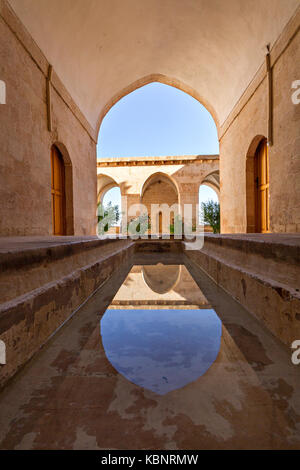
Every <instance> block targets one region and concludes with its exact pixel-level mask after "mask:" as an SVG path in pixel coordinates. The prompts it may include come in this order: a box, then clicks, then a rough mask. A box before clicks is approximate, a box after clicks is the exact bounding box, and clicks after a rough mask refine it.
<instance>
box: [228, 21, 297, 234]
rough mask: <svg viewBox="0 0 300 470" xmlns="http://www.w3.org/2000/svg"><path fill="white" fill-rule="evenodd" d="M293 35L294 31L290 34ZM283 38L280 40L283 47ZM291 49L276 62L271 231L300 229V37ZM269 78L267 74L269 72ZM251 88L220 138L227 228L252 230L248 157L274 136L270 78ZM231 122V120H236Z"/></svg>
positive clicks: (291, 42) (290, 43) (276, 57)
mask: <svg viewBox="0 0 300 470" xmlns="http://www.w3.org/2000/svg"><path fill="white" fill-rule="evenodd" d="M290 34H292V30H291V31H290ZM282 42H283V40H281V42H280V41H279V46H280V45H282ZM286 42H287V44H286V47H285V49H284V50H282V51H280V52H278V51H276V50H275V52H277V53H276V55H275V53H274V55H273V56H272V55H271V57H272V58H273V60H272V62H273V90H274V101H273V117H274V125H273V129H274V144H273V146H271V147H269V161H270V168H269V170H270V229H271V231H272V232H299V231H300V104H298V105H295V104H293V103H292V100H291V95H292V92H293V90H292V88H291V85H292V82H293V81H295V80H299V79H300V61H299V50H300V34H299V29H298V33H297V34H295V35H294V37H293V38H290V39H289V41H288V38H286ZM263 75H265V74H263ZM255 85H256V84H255V83H254V84H252V85H251V86H250V88H249V89H248V90H247V93H246V95H245V97H244V103H243V104H242V106H241V109H239V110H238V111H237V112H236V115H235V116H234V115H233V116H232V118H233V120H232V122H231V124H230V125H229V127H228V128H227V129H225V133H224V134H223V136H222V137H221V140H220V177H221V230H222V232H223V233H231V232H232V233H239V232H246V231H247V191H246V157H247V154H248V155H249V154H252V156H253V153H254V151H255V146H256V145H257V144H258V143H259V138H258V137H259V136H265V137H267V134H268V86H267V85H268V84H267V78H266V76H264V78H263V76H262V81H261V82H260V83H259V84H258V86H257V88H256V89H254V90H253V88H255ZM232 118H231V119H232Z"/></svg>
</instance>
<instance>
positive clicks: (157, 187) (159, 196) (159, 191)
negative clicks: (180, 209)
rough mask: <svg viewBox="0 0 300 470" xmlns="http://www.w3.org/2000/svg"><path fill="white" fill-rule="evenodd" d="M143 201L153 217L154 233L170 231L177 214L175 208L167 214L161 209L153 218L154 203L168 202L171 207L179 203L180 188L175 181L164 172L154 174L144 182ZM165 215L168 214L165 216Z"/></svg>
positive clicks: (152, 229) (152, 228)
mask: <svg viewBox="0 0 300 470" xmlns="http://www.w3.org/2000/svg"><path fill="white" fill-rule="evenodd" d="M141 203H142V204H143V205H144V206H146V208H147V211H148V215H149V216H150V217H151V216H152V217H151V232H152V233H169V231H170V225H172V224H174V218H175V216H176V215H177V214H176V213H175V212H174V211H173V210H171V211H170V214H169V217H167V214H162V212H161V211H159V212H158V213H157V214H155V219H154V220H152V219H153V211H152V205H154V204H155V205H162V204H167V205H168V206H169V208H170V209H171V208H172V206H174V207H175V206H176V205H178V204H179V197H178V189H177V186H176V184H175V182H174V181H173V180H172V179H171V178H170V176H169V175H166V174H165V173H162V172H157V173H154V174H152V175H151V176H150V177H149V178H148V179H147V180H146V181H145V182H144V184H143V187H142V190H141ZM163 215H166V217H164V216H163Z"/></svg>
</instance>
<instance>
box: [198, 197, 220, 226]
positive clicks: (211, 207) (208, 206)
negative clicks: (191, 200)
mask: <svg viewBox="0 0 300 470" xmlns="http://www.w3.org/2000/svg"><path fill="white" fill-rule="evenodd" d="M201 219H202V223H204V224H209V225H210V226H211V227H212V229H213V232H214V233H220V204H219V203H218V202H214V201H212V200H210V201H207V202H202V203H201Z"/></svg>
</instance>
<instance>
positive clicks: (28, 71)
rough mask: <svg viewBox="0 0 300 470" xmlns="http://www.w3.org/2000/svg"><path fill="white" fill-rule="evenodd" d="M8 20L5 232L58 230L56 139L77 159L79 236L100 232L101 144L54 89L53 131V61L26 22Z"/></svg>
mask: <svg viewBox="0 0 300 470" xmlns="http://www.w3.org/2000/svg"><path fill="white" fill-rule="evenodd" d="M7 21H9V17H6V18H3V17H2V16H0V78H1V80H4V81H5V83H6V88H7V98H6V104H5V105H1V106H0V165H1V172H0V179H1V181H0V198H1V205H0V235H1V236H11V235H48V234H52V209H51V168H50V149H51V146H52V144H53V143H56V142H60V143H62V144H63V146H64V147H65V149H66V150H67V152H68V155H69V158H70V159H71V162H72V167H73V204H74V229H75V234H76V235H84V234H92V233H95V224H96V218H95V215H96V171H95V165H96V144H95V142H94V141H93V139H92V137H91V136H90V135H89V133H88V132H87V130H86V129H85V128H84V126H83V124H82V122H80V119H78V116H76V109H75V108H73V109H72V108H71V106H70V102H71V99H69V100H68V99H67V96H66V99H65V100H63V99H62V97H61V96H60V95H59V94H58V92H57V91H56V89H55V88H54V87H52V112H53V131H52V132H49V131H48V129H47V110H46V109H47V108H46V76H45V72H46V71H47V65H48V64H47V61H46V59H45V57H44V56H43V55H42V53H41V51H40V50H39V49H38V48H37V46H36V45H35V44H34V43H33V41H32V40H31V38H30V36H29V35H28V34H27V33H26V31H25V30H24V28H23V27H22V25H21V23H18V22H16V23H15V22H13V21H12V22H11V24H10V27H13V29H14V32H13V31H12V30H11V29H10V27H9V26H8V24H7ZM14 21H15V19H14ZM25 46H26V49H25ZM68 101H69V103H68Z"/></svg>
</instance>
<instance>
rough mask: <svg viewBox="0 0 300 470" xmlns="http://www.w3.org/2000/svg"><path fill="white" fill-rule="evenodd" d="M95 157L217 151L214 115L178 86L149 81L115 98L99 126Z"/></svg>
mask: <svg viewBox="0 0 300 470" xmlns="http://www.w3.org/2000/svg"><path fill="white" fill-rule="evenodd" d="M97 153H98V158H108V157H139V156H141V157H145V156H163V155H199V154H216V153H219V143H218V137H217V130H216V126H215V123H214V120H213V118H212V117H211V115H210V114H209V112H208V111H207V110H206V109H205V108H204V106H202V105H201V104H200V103H199V101H197V100H195V99H194V98H192V97H191V96H190V95H188V94H187V93H184V92H183V91H181V90H178V89H177V88H174V87H171V86H168V85H164V84H162V83H150V84H149V85H146V86H144V87H142V88H139V89H137V90H135V91H133V92H132V93H130V94H129V95H127V96H125V97H124V98H122V99H121V100H120V101H118V102H117V103H116V104H115V105H114V106H113V107H112V108H111V110H110V111H109V112H108V113H107V115H106V116H105V118H104V119H103V122H102V125H101V127H100V132H99V139H98V146H97Z"/></svg>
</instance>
